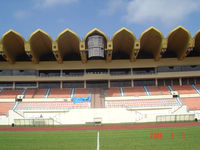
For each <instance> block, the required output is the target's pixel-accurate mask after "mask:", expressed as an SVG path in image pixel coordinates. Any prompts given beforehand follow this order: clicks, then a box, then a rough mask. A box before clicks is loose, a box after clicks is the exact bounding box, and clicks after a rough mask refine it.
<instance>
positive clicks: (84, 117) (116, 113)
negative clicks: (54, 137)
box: [0, 107, 188, 125]
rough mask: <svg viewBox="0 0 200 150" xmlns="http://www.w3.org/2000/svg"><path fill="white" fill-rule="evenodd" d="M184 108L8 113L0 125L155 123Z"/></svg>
mask: <svg viewBox="0 0 200 150" xmlns="http://www.w3.org/2000/svg"><path fill="white" fill-rule="evenodd" d="M187 113H188V112H187V109H186V107H182V108H178V107H159V108H131V109H126V108H99V109H97V108H96V109H71V110H50V111H46V110H38V111H28V110H26V111H19V112H15V111H13V110H10V111H9V116H8V117H2V118H0V125H2V124H5V125H8V124H9V125H11V124H12V123H13V122H14V119H34V118H40V117H41V116H42V117H43V118H53V119H54V123H55V125H64V124H86V123H89V122H94V119H95V118H101V120H102V123H128V122H129V123H130V122H131V123H136V122H156V116H157V115H170V114H172V115H174V114H187Z"/></svg>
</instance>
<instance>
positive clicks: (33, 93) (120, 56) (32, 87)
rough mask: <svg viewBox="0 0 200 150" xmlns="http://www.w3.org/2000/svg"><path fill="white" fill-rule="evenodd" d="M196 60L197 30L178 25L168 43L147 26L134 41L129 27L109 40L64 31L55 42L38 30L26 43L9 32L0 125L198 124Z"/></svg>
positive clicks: (0, 48) (0, 75) (1, 56)
mask: <svg viewBox="0 0 200 150" xmlns="http://www.w3.org/2000/svg"><path fill="white" fill-rule="evenodd" d="M199 58H200V31H198V32H197V33H196V34H195V35H194V37H192V36H191V34H190V33H189V31H188V30H187V29H185V28H184V27H182V26H178V27H177V28H175V29H174V30H172V31H171V32H170V33H169V34H168V36H167V37H166V38H165V37H164V36H163V34H162V33H161V32H160V31H159V30H158V29H156V28H155V27H150V28H148V29H147V30H145V31H144V32H143V33H142V34H141V35H140V37H139V39H137V38H136V37H135V35H134V33H133V32H132V31H130V30H128V29H127V28H121V29H120V30H118V31H116V32H115V33H114V35H113V36H112V38H111V39H109V38H108V36H107V35H106V34H105V33H104V32H102V31H101V30H99V29H97V28H94V29H93V30H91V31H90V32H88V33H87V34H86V35H85V37H84V38H83V39H80V37H79V36H78V35H77V34H76V33H75V32H73V31H72V30H70V29H66V30H64V31H63V32H61V33H60V34H59V35H58V36H57V38H56V40H55V41H53V40H52V38H51V37H50V36H49V34H48V33H46V32H44V31H43V30H41V29H38V30H36V31H35V32H33V33H32V34H31V35H30V37H29V39H28V41H25V39H24V38H23V37H22V36H21V35H20V34H19V33H17V32H16V31H14V30H9V31H8V32H6V33H5V34H4V35H3V36H2V38H1V41H0V88H1V93H0V105H1V106H0V108H2V111H0V113H1V114H2V115H1V118H0V124H12V123H16V124H23V123H25V122H26V121H27V122H29V123H27V124H31V123H30V122H31V121H32V120H35V119H40V120H42V121H38V120H37V121H38V122H39V123H41V122H43V123H45V122H51V123H49V124H52V122H53V124H58V125H60V124H85V123H88V122H95V120H99V121H100V122H102V123H121V122H123V123H124V122H155V121H158V120H160V121H162V120H164V121H170V120H174V119H177V118H179V119H178V120H194V118H196V119H199V118H200V115H199V109H200V85H199V84H200V59H199ZM77 99H78V101H79V100H80V101H82V102H78V103H74V101H75V100H77ZM85 100H86V101H85ZM4 109H5V111H3V110H4ZM80 114H81V115H80ZM177 116H178V117H177ZM30 120H31V121H30ZM52 120H53V121H52Z"/></svg>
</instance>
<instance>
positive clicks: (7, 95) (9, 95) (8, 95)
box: [0, 90, 22, 99]
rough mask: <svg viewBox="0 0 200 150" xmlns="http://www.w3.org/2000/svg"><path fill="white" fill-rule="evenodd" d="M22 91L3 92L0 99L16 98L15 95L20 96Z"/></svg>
mask: <svg viewBox="0 0 200 150" xmlns="http://www.w3.org/2000/svg"><path fill="white" fill-rule="evenodd" d="M21 93H22V90H3V91H2V92H1V93H0V98H2V99H3V98H8V99H9V98H16V96H17V95H20V94H21Z"/></svg>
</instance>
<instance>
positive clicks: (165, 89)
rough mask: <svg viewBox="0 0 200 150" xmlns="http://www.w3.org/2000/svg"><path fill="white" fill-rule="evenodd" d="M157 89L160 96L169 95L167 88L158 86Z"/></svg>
mask: <svg viewBox="0 0 200 150" xmlns="http://www.w3.org/2000/svg"><path fill="white" fill-rule="evenodd" d="M158 88H159V89H160V91H161V94H162V95H169V94H170V90H169V88H168V87H167V86H158Z"/></svg>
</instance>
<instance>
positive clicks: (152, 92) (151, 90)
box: [147, 86, 162, 95]
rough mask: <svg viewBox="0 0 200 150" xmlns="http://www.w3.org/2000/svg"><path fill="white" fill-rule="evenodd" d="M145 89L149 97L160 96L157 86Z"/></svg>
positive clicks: (160, 92)
mask: <svg viewBox="0 0 200 150" xmlns="http://www.w3.org/2000/svg"><path fill="white" fill-rule="evenodd" d="M147 88H148V90H149V92H150V95H162V91H161V90H160V88H159V87H158V86H148V87H147Z"/></svg>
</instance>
